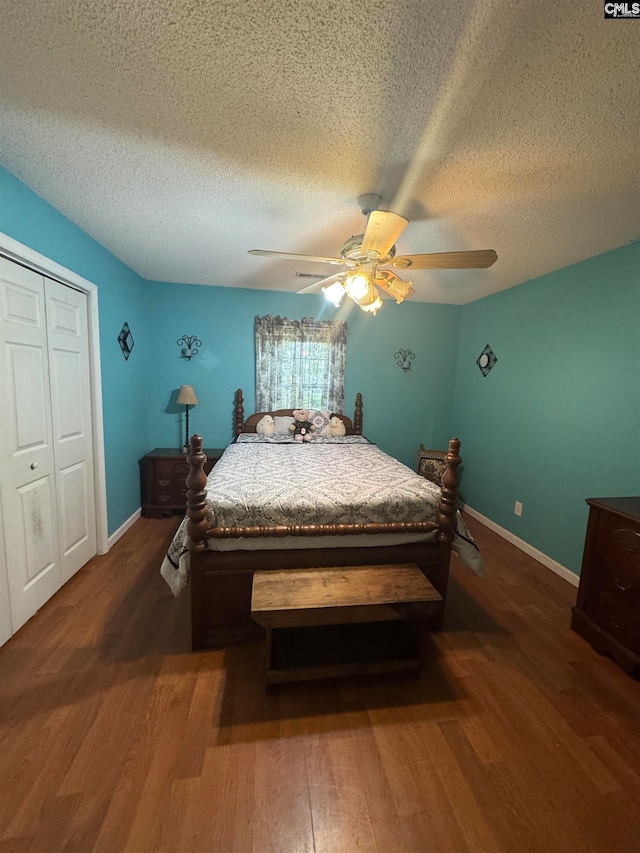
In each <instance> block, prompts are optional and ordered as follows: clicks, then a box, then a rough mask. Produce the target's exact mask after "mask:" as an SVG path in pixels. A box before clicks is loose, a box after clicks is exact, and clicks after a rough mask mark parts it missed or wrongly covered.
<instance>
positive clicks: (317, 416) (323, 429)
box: [309, 409, 331, 438]
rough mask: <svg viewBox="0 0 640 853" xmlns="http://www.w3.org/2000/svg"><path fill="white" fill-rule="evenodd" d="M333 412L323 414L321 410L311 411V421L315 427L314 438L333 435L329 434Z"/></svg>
mask: <svg viewBox="0 0 640 853" xmlns="http://www.w3.org/2000/svg"><path fill="white" fill-rule="evenodd" d="M330 418H331V412H321V411H320V410H319V409H309V420H310V421H311V423H312V424H313V426H314V427H315V430H314V431H313V437H314V438H318V437H320V436H322V435H331V433H330V432H329V419H330Z"/></svg>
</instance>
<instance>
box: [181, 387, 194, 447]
mask: <svg viewBox="0 0 640 853" xmlns="http://www.w3.org/2000/svg"><path fill="white" fill-rule="evenodd" d="M176 402H177V403H179V404H180V405H182V406H184V407H185V430H184V447H183V448H182V452H183V453H188V452H189V450H190V449H191V448H190V446H189V406H195V405H197V403H198V398H197V397H196V392H195V391H194V390H193V385H181V386H180V393H179V394H178V399H177V400H176Z"/></svg>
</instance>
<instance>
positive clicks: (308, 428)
mask: <svg viewBox="0 0 640 853" xmlns="http://www.w3.org/2000/svg"><path fill="white" fill-rule="evenodd" d="M314 431H315V427H314V425H313V424H312V423H311V421H310V420H309V409H294V410H293V423H292V424H291V426H290V427H289V432H291V433H292V435H293V438H294V440H295V441H311V439H312V438H313V432H314Z"/></svg>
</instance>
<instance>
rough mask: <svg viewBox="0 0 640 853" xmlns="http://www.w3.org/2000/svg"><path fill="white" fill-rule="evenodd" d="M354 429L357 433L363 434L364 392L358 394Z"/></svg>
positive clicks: (354, 414) (354, 413)
mask: <svg viewBox="0 0 640 853" xmlns="http://www.w3.org/2000/svg"><path fill="white" fill-rule="evenodd" d="M353 431H354V432H355V434H356V435H362V394H360V392H358V393H357V394H356V407H355V410H354V412H353Z"/></svg>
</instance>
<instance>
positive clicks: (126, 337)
mask: <svg viewBox="0 0 640 853" xmlns="http://www.w3.org/2000/svg"><path fill="white" fill-rule="evenodd" d="M118 343H119V344H120V349H121V350H122V355H123V356H124V357H125V360H127V361H128V359H129V356H130V355H131V350H132V349H133V343H134V342H133V335H132V334H131V329H130V328H129V324H128V323H125V324H124V326H123V327H122V331H121V332H120V334H119V335H118Z"/></svg>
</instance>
